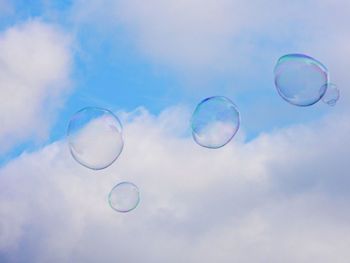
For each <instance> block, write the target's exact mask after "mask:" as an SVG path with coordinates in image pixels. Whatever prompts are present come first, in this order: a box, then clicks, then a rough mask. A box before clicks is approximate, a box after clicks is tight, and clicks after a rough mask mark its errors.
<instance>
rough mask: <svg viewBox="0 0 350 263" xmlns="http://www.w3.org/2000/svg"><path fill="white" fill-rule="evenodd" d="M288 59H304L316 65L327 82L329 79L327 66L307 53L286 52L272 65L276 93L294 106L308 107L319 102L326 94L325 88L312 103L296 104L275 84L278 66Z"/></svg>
mask: <svg viewBox="0 0 350 263" xmlns="http://www.w3.org/2000/svg"><path fill="white" fill-rule="evenodd" d="M290 59H294V60H296V59H306V62H307V63H308V64H312V65H314V66H316V68H317V69H319V71H320V72H321V73H322V74H323V75H325V76H326V82H327V83H328V82H329V81H330V74H329V71H328V69H327V67H326V66H325V65H324V64H323V63H322V62H320V61H319V60H317V59H315V58H313V57H311V56H308V55H305V54H301V53H290V54H286V55H283V56H281V57H280V58H279V59H278V60H277V63H276V65H275V67H274V70H273V73H274V83H275V88H276V90H277V92H278V94H279V95H280V97H282V99H284V100H285V101H287V102H288V103H289V104H291V105H294V106H298V107H309V106H312V105H314V104H316V103H317V102H319V101H320V100H321V99H322V98H323V96H324V95H325V94H326V92H327V89H326V90H325V91H324V92H322V94H321V96H320V97H319V98H318V99H317V100H316V101H314V102H312V103H308V104H296V103H293V102H292V101H290V100H289V99H288V98H287V97H286V96H285V95H284V94H283V93H282V92H281V90H280V88H279V87H278V85H277V80H278V78H279V75H280V73H279V72H278V67H279V66H280V65H281V64H283V63H285V62H286V60H290ZM327 83H325V84H324V85H322V86H321V87H320V89H322V88H323V87H324V86H325V85H327Z"/></svg>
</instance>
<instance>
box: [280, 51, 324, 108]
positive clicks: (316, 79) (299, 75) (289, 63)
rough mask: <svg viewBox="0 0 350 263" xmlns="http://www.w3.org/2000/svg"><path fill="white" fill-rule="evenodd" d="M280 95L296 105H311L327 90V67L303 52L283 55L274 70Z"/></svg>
mask: <svg viewBox="0 0 350 263" xmlns="http://www.w3.org/2000/svg"><path fill="white" fill-rule="evenodd" d="M274 74H275V85H276V88H277V91H278V93H279V95H280V96H281V97H282V98H283V99H284V100H286V101H287V102H289V103H291V104H293V105H296V106H311V105H313V104H315V103H316V102H318V101H319V100H320V99H321V98H322V96H323V95H324V93H325V92H326V86H325V85H326V84H327V83H328V82H329V81H328V78H329V76H328V71H327V68H326V67H325V66H324V65H322V63H321V62H319V61H317V60H315V59H314V58H312V57H309V56H306V55H302V54H289V55H285V56H283V57H281V58H280V59H279V60H278V62H277V65H276V67H275V70H274Z"/></svg>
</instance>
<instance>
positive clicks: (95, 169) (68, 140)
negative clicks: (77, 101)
mask: <svg viewBox="0 0 350 263" xmlns="http://www.w3.org/2000/svg"><path fill="white" fill-rule="evenodd" d="M91 109H94V110H99V111H102V112H106V113H108V114H110V115H111V116H112V117H113V118H114V119H115V120H116V121H117V123H118V124H119V126H120V127H119V128H120V136H121V138H122V146H121V150H120V153H119V154H118V155H117V156H116V157H115V158H114V159H113V160H112V161H111V162H110V163H109V164H107V165H105V166H102V167H91V166H88V165H87V164H85V163H82V162H80V161H79V159H78V158H77V157H76V156H75V154H74V153H73V150H72V147H71V142H70V138H71V133H70V130H71V129H70V128H71V125H72V121H73V120H74V119H75V118H76V117H77V115H78V114H80V113H82V112H84V111H86V110H91ZM66 137H67V142H68V143H67V145H68V148H69V152H70V153H71V156H72V157H73V159H74V160H75V161H76V162H77V163H79V164H80V165H82V166H84V167H86V168H88V169H91V170H94V171H99V170H103V169H106V168H108V167H109V166H111V165H112V164H113V163H114V162H115V161H116V160H117V159H118V157H119V156H120V155H121V153H122V152H123V150H124V137H123V125H122V123H121V121H120V120H119V118H118V117H117V116H116V115H115V114H114V113H113V112H112V111H110V110H108V109H105V108H102V107H95V106H87V107H84V108H82V109H80V110H78V111H77V112H76V113H74V114H73V116H72V117H71V118H70V119H69V122H68V125H67V132H66Z"/></svg>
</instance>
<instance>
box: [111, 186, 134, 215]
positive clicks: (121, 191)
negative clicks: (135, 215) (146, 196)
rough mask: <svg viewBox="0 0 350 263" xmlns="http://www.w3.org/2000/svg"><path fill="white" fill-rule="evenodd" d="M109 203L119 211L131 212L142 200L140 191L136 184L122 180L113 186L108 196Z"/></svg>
mask: <svg viewBox="0 0 350 263" xmlns="http://www.w3.org/2000/svg"><path fill="white" fill-rule="evenodd" d="M108 202H109V205H110V206H111V207H112V208H113V209H114V210H116V211H118V212H123V213H126V212H130V211H131V210H134V209H135V208H136V207H137V205H138V204H139V202H140V192H139V189H138V187H137V186H136V185H134V184H133V183H130V182H122V183H119V184H117V185H116V186H114V187H113V189H112V190H111V192H110V193H109V196H108Z"/></svg>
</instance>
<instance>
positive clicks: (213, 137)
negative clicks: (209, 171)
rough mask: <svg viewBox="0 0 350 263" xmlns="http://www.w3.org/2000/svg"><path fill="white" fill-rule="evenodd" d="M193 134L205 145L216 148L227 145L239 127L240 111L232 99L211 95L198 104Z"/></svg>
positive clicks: (194, 117)
mask: <svg viewBox="0 0 350 263" xmlns="http://www.w3.org/2000/svg"><path fill="white" fill-rule="evenodd" d="M191 123H192V136H193V139H194V140H195V142H196V143H198V144H199V145H201V146H203V147H207V148H211V149H216V148H220V147H222V146H224V145H226V144H227V143H228V142H229V141H231V139H232V138H233V136H234V135H235V134H236V132H237V131H238V129H239V123H240V120H239V112H238V110H237V108H236V106H235V105H234V104H233V102H232V101H231V100H229V99H228V98H226V97H222V96H215V97H210V98H207V99H205V100H203V101H202V102H200V103H199V104H198V106H197V107H196V109H195V111H194V113H193V115H192V119H191Z"/></svg>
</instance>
